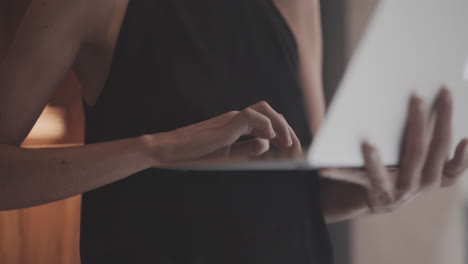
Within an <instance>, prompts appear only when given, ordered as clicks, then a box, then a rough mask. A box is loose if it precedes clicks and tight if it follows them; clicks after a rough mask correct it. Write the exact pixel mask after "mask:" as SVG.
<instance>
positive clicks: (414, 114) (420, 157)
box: [397, 95, 429, 193]
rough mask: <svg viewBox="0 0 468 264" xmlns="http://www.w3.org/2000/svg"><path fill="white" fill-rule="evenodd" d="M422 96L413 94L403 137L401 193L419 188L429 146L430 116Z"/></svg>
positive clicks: (399, 178)
mask: <svg viewBox="0 0 468 264" xmlns="http://www.w3.org/2000/svg"><path fill="white" fill-rule="evenodd" d="M428 116H429V115H428V111H427V110H426V107H425V105H424V102H423V101H422V99H421V98H419V97H416V96H414V95H413V96H412V97H411V100H410V107H409V113H408V119H407V123H406V130H405V133H404V139H403V143H404V144H403V147H402V149H403V153H402V160H401V162H400V164H401V174H400V175H399V177H398V182H397V188H398V192H400V193H409V192H414V191H416V190H417V189H418V188H419V183H420V179H421V171H422V169H423V166H424V161H425V157H426V153H427V148H428V146H427V145H428V137H429V135H428V134H429V133H428V132H429V129H428V127H429V118H428Z"/></svg>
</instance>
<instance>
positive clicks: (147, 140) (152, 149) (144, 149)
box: [136, 134, 163, 168]
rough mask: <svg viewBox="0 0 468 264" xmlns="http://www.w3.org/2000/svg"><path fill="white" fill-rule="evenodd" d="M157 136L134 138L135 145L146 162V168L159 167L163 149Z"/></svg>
mask: <svg viewBox="0 0 468 264" xmlns="http://www.w3.org/2000/svg"><path fill="white" fill-rule="evenodd" d="M157 135H158V134H151V135H142V136H139V137H137V138H136V140H137V145H138V146H139V148H140V150H141V153H142V154H143V157H144V159H145V160H147V164H148V168H151V167H156V166H158V165H161V163H162V160H163V159H162V157H163V150H162V149H163V148H162V144H161V140H159V138H158V136H157Z"/></svg>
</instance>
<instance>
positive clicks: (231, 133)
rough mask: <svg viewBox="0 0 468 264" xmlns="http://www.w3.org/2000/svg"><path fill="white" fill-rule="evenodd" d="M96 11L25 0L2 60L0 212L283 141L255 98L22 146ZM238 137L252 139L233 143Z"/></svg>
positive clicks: (67, 2)
mask: <svg viewBox="0 0 468 264" xmlns="http://www.w3.org/2000/svg"><path fill="white" fill-rule="evenodd" d="M102 3H114V1H102V2H101V4H102ZM100 9H101V8H97V5H95V4H94V1H91V0H89V1H88V0H37V1H32V4H31V6H30V7H29V10H28V12H27V14H26V16H25V18H24V20H23V22H22V24H21V26H20V28H19V30H18V33H17V35H16V37H15V40H14V43H13V45H12V46H11V48H10V50H9V51H8V53H7V55H6V58H5V60H3V61H2V62H1V65H0V210H7V209H17V208H22V207H28V206H34V205H39V204H43V203H47V202H51V201H56V200H59V199H63V198H67V197H70V196H73V195H76V194H79V193H82V192H86V191H89V190H92V189H94V188H98V187H100V186H104V185H106V184H109V183H112V182H115V181H118V180H120V179H123V178H125V177H127V176H129V175H131V174H133V173H135V172H138V171H141V170H144V169H146V168H150V167H156V166H160V165H162V164H171V163H172V162H177V161H185V160H196V159H200V158H203V157H206V156H210V155H211V156H213V157H214V156H215V155H214V154H222V155H223V156H225V155H242V156H256V155H260V154H262V153H263V152H265V151H266V150H267V149H268V146H269V141H268V140H269V139H271V140H273V142H274V143H277V144H281V145H283V146H286V145H287V144H288V140H287V139H288V138H289V137H290V136H289V132H288V130H287V128H286V127H284V125H283V121H282V120H281V117H280V115H279V114H278V113H276V112H275V111H274V110H273V109H271V107H269V106H268V105H267V104H266V103H264V102H262V103H259V104H256V105H254V106H252V107H249V108H247V109H244V110H242V111H240V112H230V113H227V114H225V115H222V116H219V117H216V118H213V119H210V120H207V121H205V122H202V123H198V124H195V125H192V126H189V127H185V128H181V129H177V130H175V131H172V132H167V133H160V134H154V135H142V136H140V137H137V138H130V139H124V140H118V141H112V142H107V143H101V144H94V145H88V146H82V147H74V148H61V149H34V150H32V149H23V148H21V147H20V145H21V143H22V141H23V140H24V138H25V137H26V135H27V134H28V132H29V131H30V130H31V127H32V126H33V124H34V123H35V121H36V120H37V118H38V116H39V114H40V112H41V111H42V109H43V108H44V106H45V105H46V103H47V101H48V100H49V97H50V96H51V94H52V93H53V92H54V90H55V89H56V87H57V86H58V85H59V84H60V82H61V81H62V79H63V78H64V76H65V75H66V74H67V73H68V71H69V70H70V68H71V65H73V63H74V61H75V58H76V56H77V54H78V53H79V51H80V49H81V47H82V46H83V45H84V44H85V43H88V42H92V41H93V39H95V38H96V36H97V33H96V32H95V30H94V28H95V27H96V25H102V23H101V22H102V21H101V20H99V19H102V18H100V17H102V14H104V12H107V11H108V10H104V11H103V12H101V11H100ZM275 132H276V133H275ZM188 135H190V136H188ZM242 135H252V136H255V137H257V138H256V139H254V140H251V141H248V142H244V143H242V144H237V143H236V144H235V142H236V141H237V139H238V138H239V137H240V136H242ZM275 135H278V136H276V138H275V139H273V138H274V137H275Z"/></svg>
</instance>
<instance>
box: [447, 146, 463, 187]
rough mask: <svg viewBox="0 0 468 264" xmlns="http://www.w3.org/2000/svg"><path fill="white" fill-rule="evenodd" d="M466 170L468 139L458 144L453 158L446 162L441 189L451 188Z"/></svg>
mask: <svg viewBox="0 0 468 264" xmlns="http://www.w3.org/2000/svg"><path fill="white" fill-rule="evenodd" d="M467 168H468V139H464V140H462V141H461V142H460V144H458V146H457V149H456V150H455V156H454V157H453V159H451V160H450V161H448V162H447V163H446V164H445V167H444V172H443V174H444V176H443V177H442V183H441V186H442V187H448V186H452V185H453V184H454V183H455V182H457V180H458V179H459V178H460V176H461V175H462V174H463V172H465V170H466V169H467Z"/></svg>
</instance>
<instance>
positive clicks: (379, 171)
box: [362, 143, 394, 212]
mask: <svg viewBox="0 0 468 264" xmlns="http://www.w3.org/2000/svg"><path fill="white" fill-rule="evenodd" d="M362 153H363V156H364V161H365V169H366V171H367V174H368V177H369V180H370V182H371V187H370V188H368V189H367V195H368V203H369V207H370V209H371V210H372V211H374V212H376V211H379V210H380V209H379V208H383V207H386V206H388V205H391V204H392V203H393V201H394V184H393V181H392V180H391V178H390V176H389V174H388V172H387V169H386V168H385V166H384V165H383V164H382V162H381V160H380V157H379V153H378V151H377V149H375V148H374V147H373V146H371V145H370V144H369V143H364V144H363V145H362Z"/></svg>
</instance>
